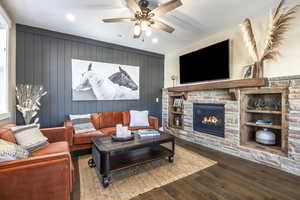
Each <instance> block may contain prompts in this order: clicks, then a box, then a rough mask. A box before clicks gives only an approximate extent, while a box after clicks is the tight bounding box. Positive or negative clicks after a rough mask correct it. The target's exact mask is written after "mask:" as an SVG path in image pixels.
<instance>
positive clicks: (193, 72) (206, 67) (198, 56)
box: [180, 40, 230, 84]
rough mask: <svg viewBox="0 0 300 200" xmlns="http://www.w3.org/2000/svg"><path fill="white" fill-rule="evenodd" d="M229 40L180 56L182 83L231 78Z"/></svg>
mask: <svg viewBox="0 0 300 200" xmlns="http://www.w3.org/2000/svg"><path fill="white" fill-rule="evenodd" d="M229 68H230V67H229V40H226V41H223V42H220V43H217V44H214V45H211V46H209V47H206V48H204V49H200V50H197V51H194V52H191V53H188V54H186V55H182V56H180V83H181V84H184V83H194V82H200V81H210V80H220V79H228V78H229Z"/></svg>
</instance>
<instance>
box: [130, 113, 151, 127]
mask: <svg viewBox="0 0 300 200" xmlns="http://www.w3.org/2000/svg"><path fill="white" fill-rule="evenodd" d="M148 115H149V112H148V111H146V110H145V111H137V110H131V111H130V125H129V126H131V127H137V126H149V118H148Z"/></svg>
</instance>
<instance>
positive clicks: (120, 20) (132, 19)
mask: <svg viewBox="0 0 300 200" xmlns="http://www.w3.org/2000/svg"><path fill="white" fill-rule="evenodd" d="M102 21H103V22H105V23H115V22H133V21H135V18H112V19H103V20H102Z"/></svg>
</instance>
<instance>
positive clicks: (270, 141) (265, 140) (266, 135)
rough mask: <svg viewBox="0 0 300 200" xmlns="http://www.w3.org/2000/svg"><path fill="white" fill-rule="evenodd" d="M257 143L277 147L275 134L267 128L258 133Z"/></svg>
mask: <svg viewBox="0 0 300 200" xmlns="http://www.w3.org/2000/svg"><path fill="white" fill-rule="evenodd" d="M256 142H258V143H260V144H264V145H275V144H276V136H275V133H273V132H272V131H269V130H268V129H267V128H264V129H262V130H259V131H257V132H256Z"/></svg>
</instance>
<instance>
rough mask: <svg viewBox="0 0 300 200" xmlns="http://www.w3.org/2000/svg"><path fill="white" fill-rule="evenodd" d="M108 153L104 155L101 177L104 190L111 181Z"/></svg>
mask: <svg viewBox="0 0 300 200" xmlns="http://www.w3.org/2000/svg"><path fill="white" fill-rule="evenodd" d="M109 157H110V155H109V152H106V153H104V166H103V167H104V169H103V175H102V185H103V187H104V188H106V187H108V186H109V183H110V181H111V174H110V160H109Z"/></svg>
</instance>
